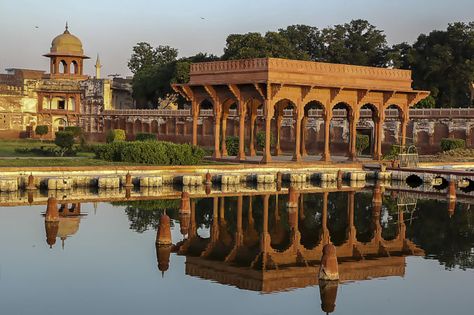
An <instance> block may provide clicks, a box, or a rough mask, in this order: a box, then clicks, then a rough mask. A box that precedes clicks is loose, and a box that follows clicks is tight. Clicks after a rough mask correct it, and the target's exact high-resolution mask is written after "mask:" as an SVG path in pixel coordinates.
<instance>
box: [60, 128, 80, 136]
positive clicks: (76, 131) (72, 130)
mask: <svg viewBox="0 0 474 315" xmlns="http://www.w3.org/2000/svg"><path fill="white" fill-rule="evenodd" d="M64 131H67V132H70V133H72V135H73V136H74V138H78V137H80V136H82V128H81V127H78V126H67V127H64Z"/></svg>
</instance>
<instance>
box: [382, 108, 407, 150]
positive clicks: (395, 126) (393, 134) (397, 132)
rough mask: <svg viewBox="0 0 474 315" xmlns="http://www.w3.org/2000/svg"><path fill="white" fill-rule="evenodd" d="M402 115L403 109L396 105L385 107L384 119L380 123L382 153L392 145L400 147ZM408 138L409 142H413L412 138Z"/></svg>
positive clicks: (401, 142)
mask: <svg viewBox="0 0 474 315" xmlns="http://www.w3.org/2000/svg"><path fill="white" fill-rule="evenodd" d="M402 117H403V110H402V109H401V108H400V107H399V106H398V105H395V104H392V105H390V106H388V107H387V108H386V109H385V119H384V121H383V123H382V139H381V141H382V152H381V154H382V155H383V153H384V152H390V151H391V150H392V146H395V147H397V148H400V147H401V145H402V144H403V141H402V128H403V126H402ZM405 138H406V136H405ZM409 140H410V141H409V143H413V139H409Z"/></svg>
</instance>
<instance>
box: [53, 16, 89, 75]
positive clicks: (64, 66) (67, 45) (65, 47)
mask: <svg viewBox="0 0 474 315" xmlns="http://www.w3.org/2000/svg"><path fill="white" fill-rule="evenodd" d="M44 56H45V57H48V58H49V59H50V75H49V77H50V78H51V79H79V80H84V79H86V78H87V76H85V75H83V66H84V64H83V61H84V59H89V57H87V56H86V55H84V50H83V49H82V42H81V40H80V39H79V38H77V37H76V36H74V35H72V34H71V33H70V32H69V29H68V25H67V23H66V29H65V30H64V33H62V34H61V35H58V36H56V37H55V38H54V39H53V41H52V42H51V49H50V51H49V54H46V55H44Z"/></svg>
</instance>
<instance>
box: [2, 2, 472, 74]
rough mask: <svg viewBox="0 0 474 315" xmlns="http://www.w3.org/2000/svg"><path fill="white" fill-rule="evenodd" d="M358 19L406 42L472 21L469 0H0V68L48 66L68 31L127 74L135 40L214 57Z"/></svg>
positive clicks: (107, 66) (89, 67)
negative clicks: (294, 28)
mask: <svg viewBox="0 0 474 315" xmlns="http://www.w3.org/2000/svg"><path fill="white" fill-rule="evenodd" d="M352 19H366V20H368V21H369V22H370V23H372V24H373V25H375V26H376V27H377V28H379V29H382V30H384V31H385V34H386V36H387V40H388V42H389V44H395V43H400V42H404V41H405V42H409V43H413V42H414V41H415V40H416V38H417V37H418V35H419V34H421V33H429V32H430V31H432V30H434V29H445V28H446V27H447V25H448V23H452V22H456V21H461V22H469V21H474V1H473V0H450V1H446V0H391V1H388V0H201V1H196V0H171V1H170V0H168V1H164V0H155V1H151V0H129V1H125V0H80V1H77V0H76V1H70V0H0V40H1V42H0V72H3V71H4V69H5V68H28V69H37V70H48V69H49V61H48V59H47V58H45V57H42V55H43V54H45V53H47V52H48V51H49V48H50V45H51V40H52V39H53V38H54V37H55V36H56V35H59V34H61V33H62V32H63V31H64V26H65V23H66V21H67V22H68V23H69V30H70V32H71V33H72V34H74V35H76V36H78V37H79V38H80V39H81V41H82V43H83V47H84V51H85V53H86V54H87V55H88V56H90V57H91V58H92V59H91V60H89V61H87V62H86V65H85V68H84V72H85V73H87V74H91V75H92V74H93V73H94V64H95V58H96V56H97V54H99V55H100V60H101V63H102V64H103V68H102V75H103V76H105V75H109V74H120V75H121V76H126V75H130V71H129V69H128V68H127V62H128V59H129V58H130V55H131V53H132V47H133V46H134V45H135V44H136V43H138V42H141V41H145V42H148V43H150V44H151V45H152V46H158V45H169V46H171V47H175V48H177V49H178V50H179V55H180V56H190V55H193V54H195V53H197V52H208V53H213V54H216V55H222V53H223V49H224V46H225V40H226V37H227V35H229V34H232V33H247V32H262V33H265V32H266V31H269V30H273V31H276V30H278V29H279V28H285V27H286V26H288V25H293V24H307V25H312V26H316V27H318V28H324V27H327V26H332V25H335V24H342V23H346V22H349V21H350V20H352Z"/></svg>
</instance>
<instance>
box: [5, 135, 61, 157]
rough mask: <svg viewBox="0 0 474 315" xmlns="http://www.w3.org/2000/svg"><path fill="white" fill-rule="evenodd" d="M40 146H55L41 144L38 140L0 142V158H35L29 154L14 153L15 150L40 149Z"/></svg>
mask: <svg viewBox="0 0 474 315" xmlns="http://www.w3.org/2000/svg"><path fill="white" fill-rule="evenodd" d="M41 146H43V147H45V148H48V147H55V146H56V145H55V144H54V143H53V142H51V141H44V142H41V141H39V140H30V139H18V140H0V157H14V156H37V155H35V154H31V153H26V154H22V153H18V152H15V149H17V148H21V149H23V148H40V147H41Z"/></svg>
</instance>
